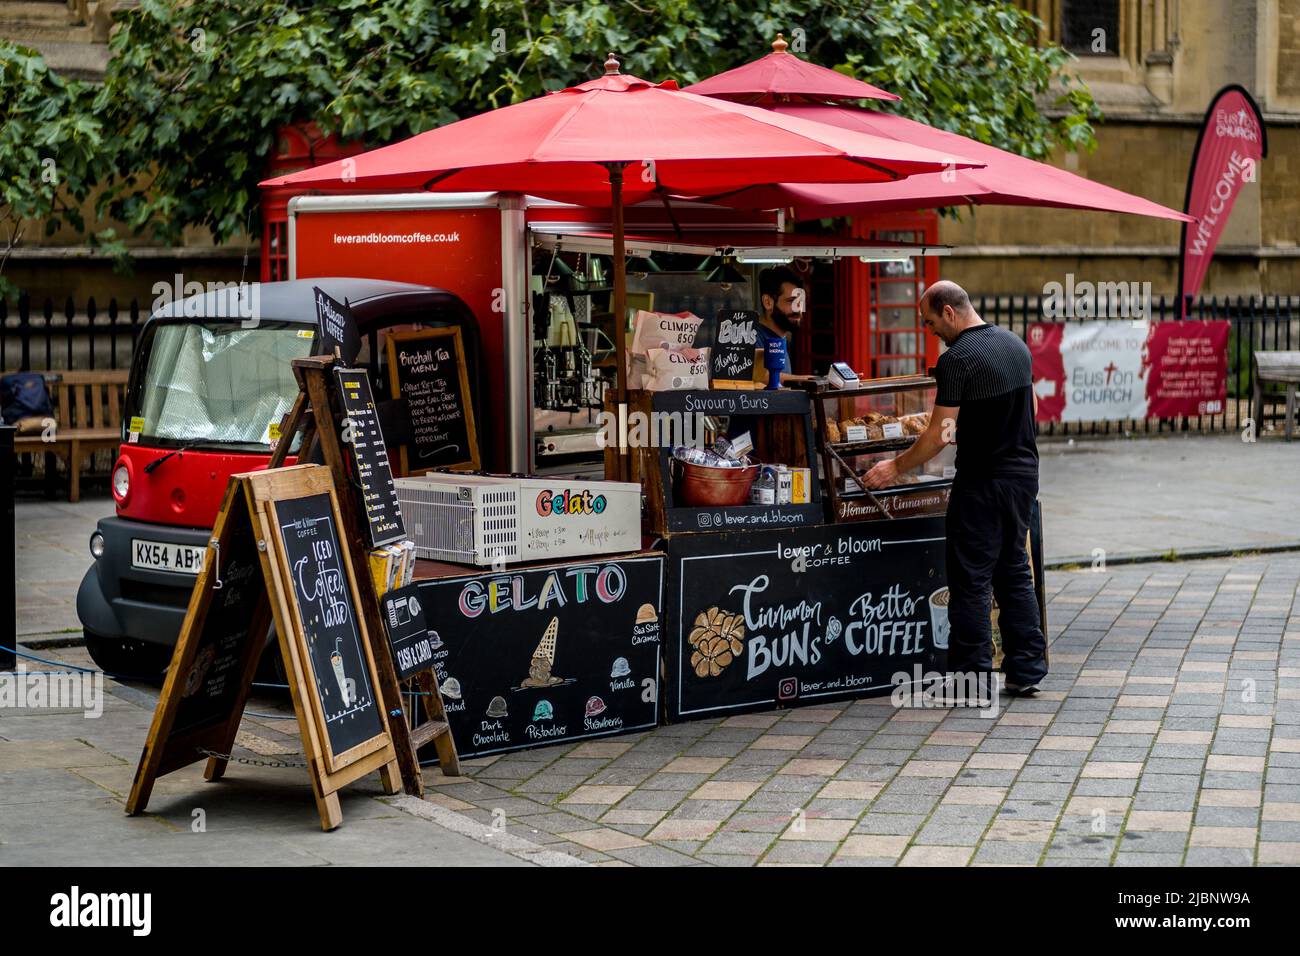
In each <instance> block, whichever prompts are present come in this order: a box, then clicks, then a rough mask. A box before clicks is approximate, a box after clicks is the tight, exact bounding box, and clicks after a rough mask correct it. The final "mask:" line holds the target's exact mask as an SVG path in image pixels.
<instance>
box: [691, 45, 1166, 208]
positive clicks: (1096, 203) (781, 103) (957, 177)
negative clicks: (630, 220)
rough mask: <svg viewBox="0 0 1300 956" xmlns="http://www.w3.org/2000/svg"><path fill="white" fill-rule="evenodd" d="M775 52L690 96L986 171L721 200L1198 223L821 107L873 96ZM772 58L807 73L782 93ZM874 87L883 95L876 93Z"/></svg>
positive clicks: (878, 119)
mask: <svg viewBox="0 0 1300 956" xmlns="http://www.w3.org/2000/svg"><path fill="white" fill-rule="evenodd" d="M773 47H774V49H776V52H774V53H770V54H768V55H767V56H765V57H763V58H762V59H759V60H755V61H754V62H752V63H749V64H746V65H745V66H742V67H738V68H736V69H734V70H729V71H728V72H726V73H722V74H719V75H718V76H716V77H711V78H709V79H707V80H703V81H702V82H700V83H696V84H695V85H693V86H688V87H686V91H687V92H699V93H703V94H705V95H709V96H725V97H726V98H728V99H737V100H744V101H745V102H747V103H761V104H762V105H763V106H765V107H766V108H768V109H770V110H772V111H773V112H776V113H779V114H781V115H782V116H785V117H789V118H790V119H793V120H799V121H815V122H819V123H825V124H828V125H831V126H835V127H837V128H840V129H847V130H854V131H856V132H862V133H869V134H871V135H874V136H880V137H883V138H886V139H894V140H898V141H900V142H907V143H913V144H916V145H918V146H926V147H929V148H930V149H933V150H935V151H938V152H942V153H945V154H947V155H960V156H965V157H969V158H971V159H976V160H978V161H980V162H981V163H983V164H984V166H983V168H980V169H960V168H956V167H954V168H950V169H948V170H946V171H945V172H942V173H928V174H922V175H917V176H912V177H909V178H908V179H907V180H905V181H900V182H892V183H881V184H875V185H871V186H859V185H847V184H837V185H826V184H817V185H806V184H797V183H778V184H769V185H763V186H758V187H754V188H749V189H745V190H741V191H737V192H735V193H731V194H729V195H725V196H722V195H718V196H715V197H713V198H715V199H716V200H717V201H718V202H722V203H726V204H727V205H732V206H736V207H738V208H747V209H760V208H764V209H766V208H788V207H793V208H794V210H795V215H796V218H799V219H816V218H819V217H821V216H847V215H853V214H855V213H865V212H877V211H887V210H904V209H932V208H937V207H943V206H954V205H966V204H970V203H975V204H984V205H1002V206H1052V207H1057V208H1062V209H1089V210H1095V211H1099V212H1121V213H1129V214H1131V215H1137V216H1150V217H1154V218H1158V219H1175V220H1180V221H1190V220H1191V217H1189V216H1185V215H1183V213H1181V212H1177V211H1175V210H1173V209H1169V208H1168V207H1165V206H1162V205H1160V204H1159V203H1154V202H1151V201H1150V200H1147V199H1143V198H1141V197H1140V196H1134V195H1132V194H1130V193H1126V192H1123V191H1122V190H1119V189H1113V188H1111V187H1110V186H1104V185H1102V184H1101V183H1095V182H1092V181H1091V180H1088V179H1085V178H1084V177H1082V176H1076V175H1075V174H1073V173H1069V172H1066V171H1065V170H1063V169H1057V168H1056V167H1055V166H1049V165H1048V164H1046V163H1040V162H1036V161H1034V160H1032V159H1026V158H1025V157H1023V156H1017V155H1016V154H1015V153H1010V152H1007V151H1006V150H1002V149H998V148H996V147H994V146H987V145H985V144H984V143H980V142H978V141H977V140H973V139H970V138H969V137H966V136H960V135H958V134H956V133H949V132H947V131H945V130H941V129H935V128H934V127H933V126H927V125H926V124H924V123H918V122H916V121H915V120H909V119H906V118H905V117H902V116H898V115H895V114H893V113H882V112H878V111H876V110H868V109H862V108H859V107H856V106H848V105H840V104H833V103H827V102H817V101H818V100H822V101H824V100H830V99H835V100H848V99H857V98H865V96H866V94H862V93H859V94H857V96H853V95H851V94H842V93H828V92H825V91H826V90H828V89H830V87H831V85H832V84H834V83H837V82H838V80H840V79H845V78H844V77H842V75H841V74H839V73H836V72H835V71H834V70H828V69H826V68H825V67H820V66H817V65H815V64H812V63H807V62H805V61H803V60H800V59H799V58H798V57H796V56H794V55H793V54H790V53H786V52H784V43H783V42H782V41H780V38H779V37H778V42H777V43H774V44H773ZM773 60H793V61H796V62H798V63H800V64H802V65H801V66H800V67H799V68H798V70H795V69H792V68H790V67H788V66H787V67H786V68H785V69H784V70H782V71H780V75H781V76H782V77H784V78H786V79H787V80H788V82H787V83H786V85H784V86H782V87H779V88H774V85H773V83H772V82H771V77H772V75H773V68H772V67H771V66H770V62H771V61H773ZM724 78H725V80H726V82H725V83H724V84H720V85H715V81H716V80H721V79H724ZM817 78H821V79H820V80H819V79H817ZM864 85H865V84H864ZM870 89H873V90H874V89H875V87H870Z"/></svg>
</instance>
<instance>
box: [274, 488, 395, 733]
mask: <svg viewBox="0 0 1300 956" xmlns="http://www.w3.org/2000/svg"><path fill="white" fill-rule="evenodd" d="M275 514H276V520H277V523H278V525H279V529H278V530H279V535H280V540H281V542H282V543H283V545H284V555H285V559H286V562H287V564H288V566H289V569H290V571H289V583H290V584H291V586H292V589H293V597H294V601H295V603H296V604H297V606H298V617H299V620H300V621H301V625H302V632H303V636H304V637H305V638H306V641H307V655H308V661H309V663H310V664H311V671H312V678H313V680H314V682H315V687H316V693H317V696H318V698H319V700H320V705H321V710H322V711H323V712H324V716H325V727H326V731H327V733H328V734H329V741H330V749H331V751H332V752H333V753H334V754H335V755H336V756H337V755H339V754H342V753H344V752H346V751H348V750H351V749H352V748H353V747H356V746H359V745H360V744H363V743H365V742H366V741H368V740H371V739H372V738H374V737H377V736H379V735H380V734H383V733H384V732H385V730H384V724H383V721H382V719H381V717H380V711H379V706H378V704H377V702H376V700H375V691H374V687H373V686H372V685H371V681H370V668H369V665H368V662H367V660H366V654H365V651H364V650H363V648H362V646H361V633H360V630H359V629H358V628H357V612H356V606H355V604H354V601H353V593H352V588H351V586H350V583H349V581H348V579H347V575H346V574H345V573H344V568H343V556H342V552H341V551H340V549H339V537H338V530H337V529H336V528H335V526H334V514H333V510H332V508H331V501H330V496H329V495H327V494H322V495H311V496H308V497H304V498H291V499H288V500H283V501H277V502H276V503H275Z"/></svg>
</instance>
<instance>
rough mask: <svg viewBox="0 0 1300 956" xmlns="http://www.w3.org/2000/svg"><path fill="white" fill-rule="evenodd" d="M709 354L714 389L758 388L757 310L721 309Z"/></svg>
mask: <svg viewBox="0 0 1300 956" xmlns="http://www.w3.org/2000/svg"><path fill="white" fill-rule="evenodd" d="M714 321H715V324H714V330H713V350H712V351H711V352H710V353H709V386H710V387H711V388H757V387H758V383H756V382H755V381H754V369H755V365H756V364H757V350H758V349H760V348H761V347H762V346H760V345H759V342H758V313H757V312H744V311H739V310H735V309H719V310H718V314H717V318H716V319H715V320H714Z"/></svg>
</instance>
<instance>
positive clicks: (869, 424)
mask: <svg viewBox="0 0 1300 956" xmlns="http://www.w3.org/2000/svg"><path fill="white" fill-rule="evenodd" d="M936 389H937V385H936V383H935V380H934V379H933V378H931V377H930V376H928V375H900V376H893V377H890V378H876V379H864V380H862V381H860V382H859V383H858V384H856V385H853V386H851V387H848V388H832V387H830V386H829V385H826V386H822V385H819V386H818V387H817V388H816V389H815V390H814V392H813V399H814V402H813V404H814V405H815V410H816V415H817V432H818V448H819V449H820V451H821V455H822V474H823V476H824V481H825V484H824V487H825V489H826V501H827V505H828V511H829V517H830V520H831V521H872V520H877V519H888V518H909V517H913V516H915V515H930V514H942V513H944V511H946V510H947V507H948V495H949V493H950V491H951V489H952V478H953V475H954V474H955V468H954V460H955V458H956V447H955V446H953V445H949V446H947V447H946V448H944V449H943V451H941V452H940V453H939V454H938V455H936V456H935V457H934V458H932V459H931V460H930V461H928V462H927V463H926V464H924V465H922V466H921V467H920V468H914V469H912V470H911V471H909V472H907V473H905V474H903V475H901V476H900V482H899V483H898V484H897V485H894V486H893V487H889V488H882V489H879V490H875V491H872V490H869V489H868V488H867V487H866V485H865V483H864V482H863V481H862V480H861V479H862V477H863V476H865V475H866V473H867V472H868V471H870V470H871V467H872V466H873V465H875V464H876V462H878V461H882V460H884V459H887V458H894V457H896V456H897V455H898V454H899V453H900V452H902V451H904V450H906V449H907V448H908V447H910V446H911V445H912V444H913V443H914V442H915V441H916V439H917V437H918V436H919V435H920V434H921V433H922V432H924V431H925V429H926V427H927V426H928V425H929V423H930V413H931V411H932V410H933V408H934V396H935V392H936Z"/></svg>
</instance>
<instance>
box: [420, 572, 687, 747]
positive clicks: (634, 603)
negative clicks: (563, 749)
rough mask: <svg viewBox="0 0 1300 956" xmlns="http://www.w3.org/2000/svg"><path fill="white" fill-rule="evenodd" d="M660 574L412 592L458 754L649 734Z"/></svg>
mask: <svg viewBox="0 0 1300 956" xmlns="http://www.w3.org/2000/svg"><path fill="white" fill-rule="evenodd" d="M663 570H664V559H663V557H662V555H658V554H653V555H645V556H637V557H631V558H621V559H617V560H611V561H587V562H581V561H579V562H573V563H568V564H557V565H549V566H545V567H540V568H528V569H521V570H518V571H515V572H512V573H509V574H474V575H463V576H459V577H453V578H435V579H432V580H426V581H421V582H419V584H418V585H417V587H418V588H419V593H420V603H421V604H422V605H423V606H424V611H425V613H426V614H427V615H428V619H429V620H430V621H431V622H433V623H434V624H435V625H436V626H437V627H438V629H439V631H440V632H441V633H439V631H430V632H429V638H430V642H431V646H432V650H433V660H434V671H435V673H436V674H437V677H438V680H439V682H440V687H441V691H442V700H443V706H444V708H445V709H446V714H447V721H448V723H449V724H450V725H451V730H452V737H453V739H454V740H455V741H456V749H457V751H458V752H459V754H460V755H461V756H462V757H468V756H482V755H485V754H493V753H501V752H503V751H508V750H519V749H522V748H525V747H536V746H538V745H541V744H547V743H561V742H564V741H572V740H580V739H582V738H584V737H599V736H606V735H610V734H619V733H627V732H629V731H633V730H638V729H644V728H647V727H653V726H655V724H657V723H658V700H659V662H660V648H661V647H662V644H661V638H660V622H661V617H662V613H661V608H662V604H661V601H662V595H663Z"/></svg>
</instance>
